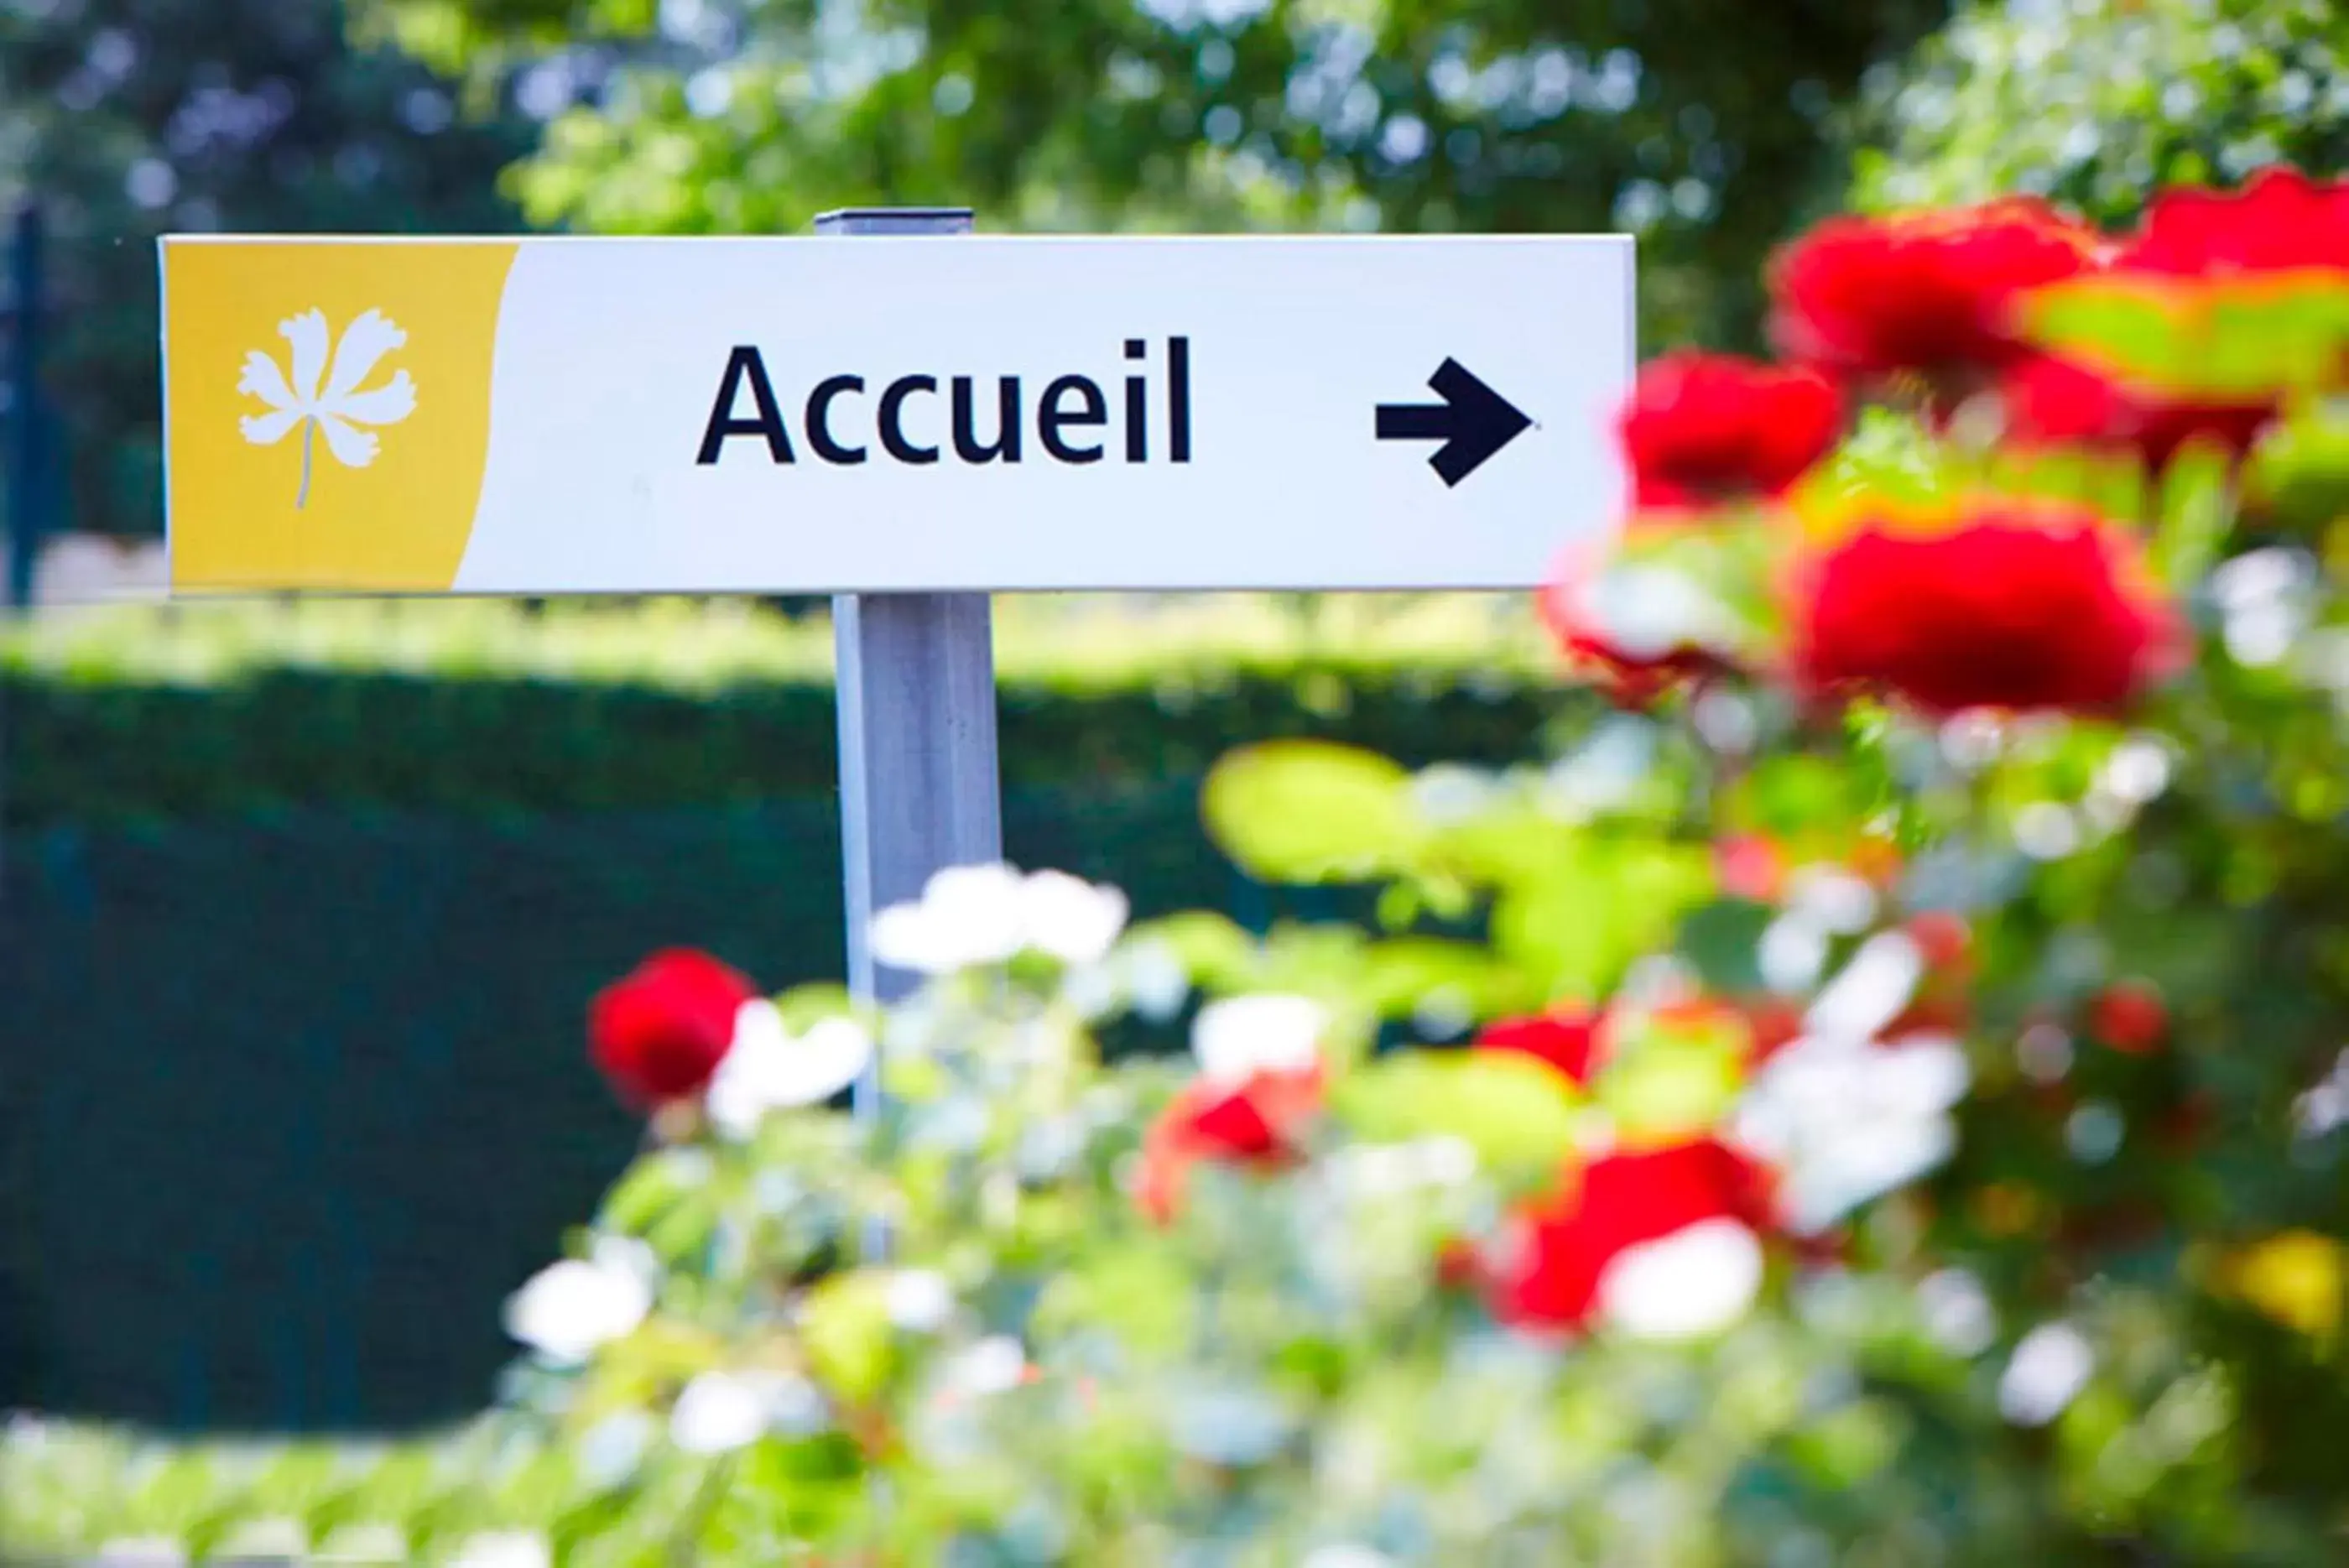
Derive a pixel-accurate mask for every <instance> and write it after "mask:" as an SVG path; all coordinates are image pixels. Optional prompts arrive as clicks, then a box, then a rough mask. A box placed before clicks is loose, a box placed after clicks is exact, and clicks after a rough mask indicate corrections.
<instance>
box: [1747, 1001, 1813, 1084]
mask: <svg viewBox="0 0 2349 1568" xmlns="http://www.w3.org/2000/svg"><path fill="white" fill-rule="evenodd" d="M1738 1012H1740V1013H1741V1014H1742V1015H1743V1016H1744V1020H1745V1034H1746V1038H1747V1039H1748V1040H1749V1041H1751V1042H1752V1044H1751V1046H1750V1048H1749V1050H1748V1053H1747V1057H1746V1060H1747V1064H1748V1065H1751V1066H1756V1067H1758V1066H1760V1065H1761V1064H1763V1063H1764V1062H1767V1061H1768V1060H1769V1059H1770V1058H1771V1057H1773V1056H1775V1055H1776V1054H1778V1053H1779V1052H1780V1051H1783V1050H1785V1048H1786V1047H1787V1046H1789V1045H1792V1044H1794V1043H1795V1041H1797V1040H1799V1039H1801V1038H1802V1037H1803V1027H1804V1019H1803V1010H1802V1009H1801V1008H1800V1007H1798V1006H1797V1005H1795V1003H1794V1002H1789V1001H1787V1000H1786V999H1785V998H1784V997H1777V996H1764V997H1757V998H1755V999H1754V1000H1753V1001H1751V1002H1744V1003H1742V1004H1741V1005H1740V1006H1739V1008H1738Z"/></svg>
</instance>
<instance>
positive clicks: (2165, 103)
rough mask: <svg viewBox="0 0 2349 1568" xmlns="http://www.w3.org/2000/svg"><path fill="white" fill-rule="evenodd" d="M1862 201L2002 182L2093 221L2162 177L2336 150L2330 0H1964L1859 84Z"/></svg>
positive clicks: (2132, 211)
mask: <svg viewBox="0 0 2349 1568" xmlns="http://www.w3.org/2000/svg"><path fill="white" fill-rule="evenodd" d="M1862 121H1863V124H1864V125H1865V127H1866V134H1867V135H1868V139H1869V140H1871V141H1872V142H1874V143H1875V145H1874V146H1873V147H1871V148H1870V149H1868V151H1862V152H1861V153H1859V154H1858V156H1857V191H1856V195H1857V199H1858V201H1859V202H1860V203H1861V204H1863V205H1870V206H1878V207H1881V206H1892V205H1898V206H1910V205H1923V204H1930V203H1943V202H1978V201H1982V200H1985V199H1987V198H1989V197H1991V196H1992V195H1996V194H1999V193H2001V192H2010V191H2023V192H2034V193H2036V194H2040V195H2044V196H2047V197H2050V198H2052V199H2053V200H2055V201H2058V202H2063V203H2064V204H2066V205H2068V206H2073V207H2076V208H2078V209H2079V210H2080V211H2081V212H2082V213H2085V214H2086V215H2087V216H2090V217H2092V218H2095V219H2096V220H2098V221H2099V222H2103V223H2123V222H2126V221H2127V220H2128V219H2130V218H2132V217H2134V216H2135V215H2136V214H2137V210H2138V209H2139V208H2140V207H2141V206H2142V205H2143V204H2144V202H2145V201H2146V198H2147V194H2148V193H2149V192H2152V191H2153V190H2155V189H2156V188H2158V186H2161V185H2164V184H2169V183H2202V182H2211V183H2217V184H2220V185H2232V184H2235V183H2237V182H2240V181H2241V180H2243V179H2244V178H2245V177H2246V176H2247V175H2249V174H2251V172H2252V171H2254V170H2257V169H2260V168H2262V167H2264V166H2266V165H2268V164H2271V163H2275V162H2278V161H2283V162H2289V163H2294V164H2297V165H2299V166H2300V167H2302V168H2303V169H2315V170H2330V169H2339V168H2341V167H2342V166H2343V165H2344V163H2349V26H2344V23H2343V20H2342V15H2341V12H2340V11H2339V9H2338V8H2337V7H2336V5H2334V3H2333V0H2020V3H2016V4H2012V5H1982V4H1975V5H1971V6H1969V7H1968V8H1967V9H1965V10H1964V11H1962V12H1961V14H1960V15H1959V16H1957V17H1956V18H1955V19H1954V20H1953V21H1951V24H1950V25H1949V26H1948V27H1947V28H1945V29H1944V30H1943V31H1942V32H1941V34H1940V36H1937V37H1935V38H1934V39H1932V40H1931V41H1930V43H1928V44H1926V45H1925V46H1924V47H1921V48H1920V49H1919V50H1918V51H1917V54H1916V57H1915V58H1914V60H1913V62H1912V63H1911V64H1910V65H1909V67H1907V68H1906V69H1905V70H1903V71H1901V72H1899V73H1897V74H1895V73H1890V72H1887V73H1885V74H1884V76H1883V77H1882V78H1880V79H1879V80H1878V81H1877V82H1874V83H1872V84H1871V85H1870V90H1869V91H1868V93H1867V94H1866V95H1865V108H1864V110H1863V113H1862Z"/></svg>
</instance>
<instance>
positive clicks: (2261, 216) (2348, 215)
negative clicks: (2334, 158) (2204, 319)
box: [2113, 166, 2349, 277]
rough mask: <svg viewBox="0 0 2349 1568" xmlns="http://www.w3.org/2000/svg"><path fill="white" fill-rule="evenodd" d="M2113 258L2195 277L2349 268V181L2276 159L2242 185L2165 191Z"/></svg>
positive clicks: (2134, 268) (2136, 268) (2128, 265)
mask: <svg viewBox="0 0 2349 1568" xmlns="http://www.w3.org/2000/svg"><path fill="white" fill-rule="evenodd" d="M2113 265H2115V266H2116V267H2118V268H2121V269H2124V270H2127V271H2130V272H2152V273H2167V274H2171V275H2186V276H2192V277H2209V276H2213V275H2221V274H2226V273H2249V272H2297V271H2300V270H2302V269H2303V268H2322V269H2327V270H2334V271H2339V270H2349V182H2343V181H2339V180H2327V181H2315V180H2311V179H2310V178H2309V177H2308V176H2307V175H2305V174H2303V173H2302V172H2301V171H2299V170H2297V169H2292V168H2285V167H2282V166H2277V167H2273V168H2268V169H2262V170H2261V171H2260V172H2258V173H2257V174H2254V175H2253V176H2251V181H2250V182H2248V183H2247V184H2245V185H2244V186H2243V187H2242V189H2240V191H2212V190H2208V189H2205V188H2203V187H2200V186H2187V187H2183V188H2180V189H2177V190H2171V191H2165V192H2162V193H2161V194H2160V195H2158V196H2156V197H2155V198H2154V200H2153V204H2152V205H2151V206H2150V207H2148V208H2147V209H2146V214H2145V218H2144V220H2143V222H2142V223H2139V224H2138V226H2137V233H2136V234H2134V235H2133V236H2131V237H2130V239H2129V240H2128V241H2127V243H2126V244H2123V245H2122V246H2121V248H2120V251H2119V253H2118V254H2116V256H2115V257H2114V258H2113Z"/></svg>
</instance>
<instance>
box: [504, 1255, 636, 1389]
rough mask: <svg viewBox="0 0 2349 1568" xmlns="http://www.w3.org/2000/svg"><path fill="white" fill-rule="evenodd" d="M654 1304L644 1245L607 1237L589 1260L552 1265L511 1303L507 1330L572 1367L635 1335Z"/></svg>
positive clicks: (566, 1261)
mask: <svg viewBox="0 0 2349 1568" xmlns="http://www.w3.org/2000/svg"><path fill="white" fill-rule="evenodd" d="M652 1304H653V1291H652V1269H651V1267H650V1266H648V1262H647V1258H646V1256H645V1250H644V1248H643V1245H642V1243H640V1242H628V1241H621V1240H619V1239H617V1238H615V1237H605V1238H604V1239H603V1240H601V1241H597V1242H596V1243H595V1249H594V1251H592V1252H591V1253H590V1255H589V1256H587V1257H585V1258H565V1259H564V1260H563V1261H562V1262H559V1263H552V1264H549V1265H548V1266H547V1267H545V1268H543V1269H541V1270H540V1271H539V1272H537V1273H536V1274H534V1275H533V1276H532V1277H531V1279H530V1280H529V1282H527V1283H525V1284H524V1285H523V1287H522V1289H520V1290H518V1291H516V1292H515V1293H513V1294H512V1296H510V1297H508V1298H507V1299H506V1307H505V1328H506V1333H507V1334H510V1335H512V1337H513V1338H514V1339H517V1340H519V1341H521V1342H522V1343H523V1344H524V1345H529V1346H530V1347H531V1348H532V1349H533V1350H535V1351H537V1352H538V1353H539V1354H540V1355H543V1356H544V1357H546V1358H547V1359H548V1360H549V1361H552V1362H554V1363H556V1364H558V1365H564V1366H573V1365H576V1364H578V1363H580V1362H583V1361H585V1360H586V1359H587V1358H588V1357H589V1356H590V1355H594V1354H595V1351H596V1350H597V1349H599V1348H600V1347H602V1346H603V1345H608V1344H610V1343H611V1342H612V1341H613V1340H616V1339H618V1338H621V1337H622V1336H623V1335H626V1334H631V1333H633V1332H635V1330H636V1325H637V1324H640V1323H642V1322H644V1321H645V1314H647V1313H649V1312H650V1311H652Z"/></svg>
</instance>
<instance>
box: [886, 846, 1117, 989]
mask: <svg viewBox="0 0 2349 1568" xmlns="http://www.w3.org/2000/svg"><path fill="white" fill-rule="evenodd" d="M1126 912H1127V910H1126V900H1125V895H1124V894H1123V893H1121V892H1119V891H1118V890H1117V889H1116V888H1102V887H1096V886H1094V885H1093V884H1092V883H1090V882H1087V881H1085V880H1084V879H1083V878H1081V877H1071V876H1070V875H1069V874H1068V873H1067V872H1065V871H1039V872H1036V873H1034V874H1033V875H1031V876H1026V877H1023V876H1021V875H1020V874H1019V871H1018V870H1017V869H1016V868H1014V867H1009V866H1006V865H1002V864H1000V863H997V864H993V865H987V866H950V867H947V868H946V869H945V870H943V871H940V872H939V873H937V875H936V876H934V877H931V878H930V880H929V884H928V886H926V887H925V888H923V889H922V896H921V898H919V899H918V900H916V901H915V902H913V903H910V904H893V905H891V906H890V907H889V908H888V909H884V910H882V911H881V912H880V913H879V914H878V915H876V916H874V919H873V956H874V958H876V959H878V960H879V961H881V962H883V963H885V964H887V965H889V966H890V967H891V968H893V969H904V970H912V971H915V972H916V973H919V974H951V973H953V972H954V971H957V970H964V969H978V968H981V967H983V966H985V965H988V964H998V963H1002V962H1004V961H1007V960H1009V958H1010V957H1011V956H1012V955H1013V954H1015V953H1018V952H1021V951H1025V950H1030V949H1033V950H1036V951H1038V952H1041V953H1046V954H1049V955H1050V956H1051V957H1053V958H1056V959H1059V960H1060V961H1061V962H1062V963H1068V964H1088V963H1097V962H1099V961H1101V960H1102V958H1103V957H1105V956H1107V954H1108V952H1109V949H1110V944H1111V943H1112V942H1113V941H1115V940H1117V935H1118V933H1119V932H1120V931H1122V930H1123V929H1125V917H1126Z"/></svg>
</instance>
